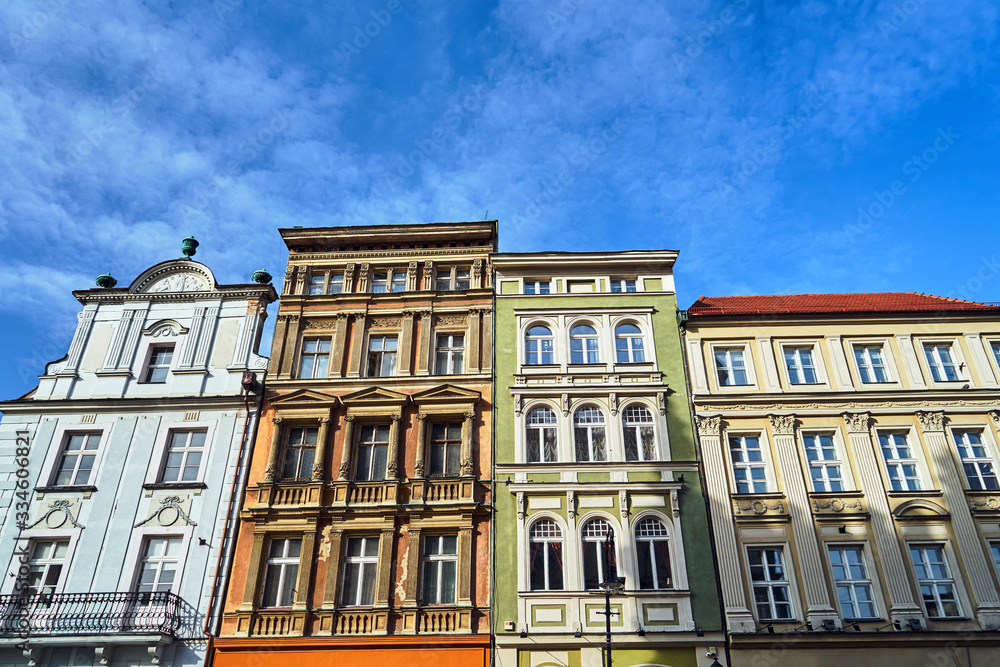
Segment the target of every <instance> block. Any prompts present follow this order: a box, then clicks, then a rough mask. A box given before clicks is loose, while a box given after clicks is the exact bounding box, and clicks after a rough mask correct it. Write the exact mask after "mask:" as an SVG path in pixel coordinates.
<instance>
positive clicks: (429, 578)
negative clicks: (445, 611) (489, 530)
mask: <svg viewBox="0 0 1000 667" xmlns="http://www.w3.org/2000/svg"><path fill="white" fill-rule="evenodd" d="M423 574H424V576H423V584H424V586H423V588H424V594H423V596H422V597H421V599H420V601H421V602H422V603H423V604H455V583H456V579H457V575H458V537H456V536H455V535H433V536H430V537H425V538H424V573H423Z"/></svg>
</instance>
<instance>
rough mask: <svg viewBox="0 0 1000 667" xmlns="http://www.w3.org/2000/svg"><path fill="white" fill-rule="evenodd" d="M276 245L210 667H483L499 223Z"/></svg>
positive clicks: (359, 230) (303, 236)
mask: <svg viewBox="0 0 1000 667" xmlns="http://www.w3.org/2000/svg"><path fill="white" fill-rule="evenodd" d="M281 234H282V237H283V238H284V240H285V243H286V244H287V246H288V249H289V261H288V268H287V271H286V274H285V283H284V288H283V295H282V297H281V305H280V309H279V312H278V317H277V323H276V328H275V333H274V340H273V346H272V355H273V356H272V360H271V369H270V377H271V378H272V379H271V381H269V383H268V399H267V405H266V408H265V410H266V411H265V417H264V422H263V424H262V427H261V429H260V434H259V437H258V441H257V445H256V449H255V454H254V459H253V462H252V466H251V474H250V478H249V484H248V486H247V489H246V501H245V504H244V507H243V511H242V523H241V528H240V533H239V540H238V544H237V554H238V555H237V558H236V561H235V566H234V569H233V576H232V579H231V582H230V586H229V590H228V594H227V597H226V612H225V616H224V622H223V633H222V637H220V639H219V640H218V641H217V642H216V653H215V662H216V665H217V667H229V666H230V665H251V664H252V665H256V664H260V663H259V661H260V660H262V659H264V660H266V661H267V662H268V664H273V665H292V664H294V665H297V666H299V665H305V664H329V663H330V662H331V661H332V662H335V663H336V664H338V665H362V664H365V665H367V664H373V663H379V664H399V665H423V664H426V665H451V664H454V665H485V664H488V662H489V653H490V622H489V619H490V571H489V564H490V551H489V543H490V513H491V505H492V496H491V487H490V474H491V465H492V459H491V435H492V428H493V425H492V414H493V410H492V400H493V399H492V360H493V350H492V340H493V321H492V320H493V312H492V283H491V271H490V267H489V256H490V253H492V252H493V251H495V250H496V242H497V236H496V223H495V222H470V223H437V224H426V225H385V226H364V227H332V228H309V229H301V228H295V229H283V230H281Z"/></svg>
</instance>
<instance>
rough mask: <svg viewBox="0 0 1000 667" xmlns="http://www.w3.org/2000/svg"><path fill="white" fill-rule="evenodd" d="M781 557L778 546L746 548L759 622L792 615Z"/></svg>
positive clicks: (781, 619)
mask: <svg viewBox="0 0 1000 667" xmlns="http://www.w3.org/2000/svg"><path fill="white" fill-rule="evenodd" d="M783 557H784V554H783V553H782V550H781V549H780V548H767V549H748V550H747V558H748V559H749V561H750V582H751V583H752V584H753V597H754V603H755V605H756V607H757V620H759V621H788V620H791V618H792V599H791V595H790V593H789V588H788V573H787V572H786V571H785V566H784V560H783Z"/></svg>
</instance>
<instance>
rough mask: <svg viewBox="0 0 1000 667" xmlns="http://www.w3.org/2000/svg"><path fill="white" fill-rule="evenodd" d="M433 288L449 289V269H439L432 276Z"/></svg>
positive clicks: (445, 290) (444, 290) (440, 290)
mask: <svg viewBox="0 0 1000 667" xmlns="http://www.w3.org/2000/svg"><path fill="white" fill-rule="evenodd" d="M434 289H436V290H437V291H439V292H447V291H450V290H451V269H439V270H438V272H437V274H436V276H435V278H434Z"/></svg>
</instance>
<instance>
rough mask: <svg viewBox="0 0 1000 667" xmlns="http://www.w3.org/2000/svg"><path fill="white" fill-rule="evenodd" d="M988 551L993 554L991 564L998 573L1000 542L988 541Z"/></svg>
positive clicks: (999, 566)
mask: <svg viewBox="0 0 1000 667" xmlns="http://www.w3.org/2000/svg"><path fill="white" fill-rule="evenodd" d="M990 553H992V554H993V565H994V566H996V568H997V574H1000V542H991V543H990Z"/></svg>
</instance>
